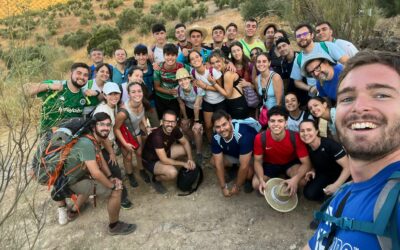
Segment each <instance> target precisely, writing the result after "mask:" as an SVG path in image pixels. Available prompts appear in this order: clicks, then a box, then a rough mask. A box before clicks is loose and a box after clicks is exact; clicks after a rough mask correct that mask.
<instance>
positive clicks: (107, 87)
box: [103, 82, 121, 95]
mask: <svg viewBox="0 0 400 250" xmlns="http://www.w3.org/2000/svg"><path fill="white" fill-rule="evenodd" d="M103 93H104V94H106V95H109V94H111V93H120V94H121V89H120V88H119V86H118V84H116V83H115V82H107V83H106V84H104V87H103Z"/></svg>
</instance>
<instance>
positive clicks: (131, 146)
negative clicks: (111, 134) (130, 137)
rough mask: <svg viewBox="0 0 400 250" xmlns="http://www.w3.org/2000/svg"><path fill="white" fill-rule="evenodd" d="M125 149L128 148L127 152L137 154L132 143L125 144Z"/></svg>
mask: <svg viewBox="0 0 400 250" xmlns="http://www.w3.org/2000/svg"><path fill="white" fill-rule="evenodd" d="M124 148H126V150H128V151H129V152H135V148H134V147H133V145H132V144H130V143H127V144H125V145H124Z"/></svg>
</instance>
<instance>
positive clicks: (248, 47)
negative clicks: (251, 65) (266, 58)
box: [239, 39, 267, 58]
mask: <svg viewBox="0 0 400 250" xmlns="http://www.w3.org/2000/svg"><path fill="white" fill-rule="evenodd" d="M239 42H240V43H241V44H242V45H243V52H244V54H245V55H246V56H247V58H251V57H250V52H251V50H252V49H254V48H255V47H259V48H261V50H262V51H264V52H267V49H266V48H265V45H264V43H263V42H262V41H261V40H260V39H256V40H255V41H254V42H253V43H252V44H248V43H246V42H245V41H244V39H240V41H239Z"/></svg>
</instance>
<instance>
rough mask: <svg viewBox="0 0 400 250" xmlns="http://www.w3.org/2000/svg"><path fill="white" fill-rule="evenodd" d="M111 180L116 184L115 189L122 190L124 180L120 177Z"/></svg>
mask: <svg viewBox="0 0 400 250" xmlns="http://www.w3.org/2000/svg"><path fill="white" fill-rule="evenodd" d="M110 181H111V182H112V183H114V185H115V189H114V190H122V189H123V185H122V181H121V180H120V179H118V178H111V179H110Z"/></svg>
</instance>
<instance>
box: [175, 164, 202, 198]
mask: <svg viewBox="0 0 400 250" xmlns="http://www.w3.org/2000/svg"><path fill="white" fill-rule="evenodd" d="M202 182H203V169H202V168H201V166H199V165H198V164H197V163H196V168H195V169H193V170H188V169H186V168H183V167H182V168H180V169H179V172H178V177H177V180H176V186H177V187H178V188H179V189H180V190H181V191H183V192H187V193H185V194H178V196H187V195H190V194H192V193H193V192H195V191H196V190H197V189H198V188H199V186H200V184H201V183H202ZM193 185H195V186H194V187H193Z"/></svg>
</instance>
